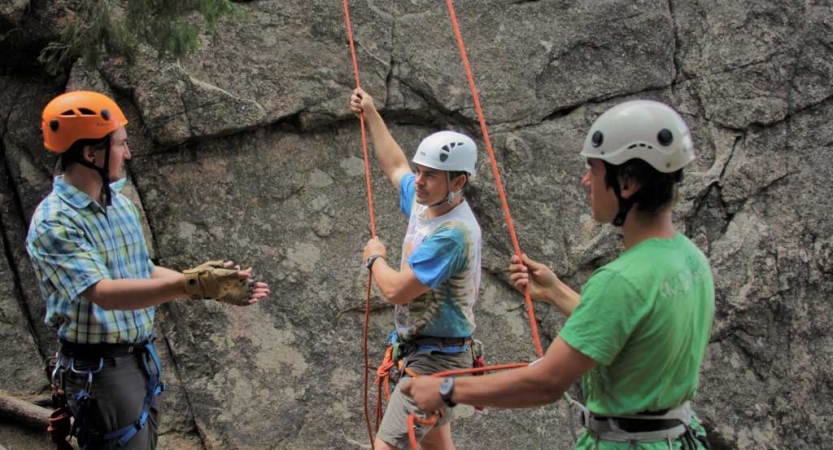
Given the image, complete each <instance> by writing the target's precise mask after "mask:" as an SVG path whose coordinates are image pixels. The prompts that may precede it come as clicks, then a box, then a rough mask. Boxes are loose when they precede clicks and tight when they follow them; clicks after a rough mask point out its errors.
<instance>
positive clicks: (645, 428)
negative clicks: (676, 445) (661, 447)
mask: <svg viewBox="0 0 833 450" xmlns="http://www.w3.org/2000/svg"><path fill="white" fill-rule="evenodd" d="M667 411H668V410H666V412H667ZM657 415H662V414H657ZM591 417H592V419H593V420H596V421H600V422H606V421H607V420H613V421H614V422H615V423H616V425H617V426H618V427H619V428H620V429H621V430H622V431H624V432H627V433H647V432H651V431H663V430H670V429H672V428H674V427H678V426H680V425H683V422H682V421H680V420H678V419H651V418H649V417H646V418H645V419H626V418H622V417H607V416H595V415H593V416H591Z"/></svg>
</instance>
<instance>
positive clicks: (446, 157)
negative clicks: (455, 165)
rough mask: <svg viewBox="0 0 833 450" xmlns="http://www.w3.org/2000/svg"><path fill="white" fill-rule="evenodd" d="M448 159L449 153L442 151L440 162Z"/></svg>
mask: <svg viewBox="0 0 833 450" xmlns="http://www.w3.org/2000/svg"><path fill="white" fill-rule="evenodd" d="M446 159H448V153H440V162H445V160H446Z"/></svg>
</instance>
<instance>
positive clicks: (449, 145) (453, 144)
mask: <svg viewBox="0 0 833 450" xmlns="http://www.w3.org/2000/svg"><path fill="white" fill-rule="evenodd" d="M456 146H457V143H456V142H452V143H450V144H448V147H449V148H454V147H456Z"/></svg>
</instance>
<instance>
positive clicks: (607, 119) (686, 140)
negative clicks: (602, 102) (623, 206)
mask: <svg viewBox="0 0 833 450" xmlns="http://www.w3.org/2000/svg"><path fill="white" fill-rule="evenodd" d="M581 156H583V157H585V158H597V159H601V160H603V161H606V162H608V163H610V164H613V165H614V166H618V165H620V164H623V163H625V162H627V161H630V160H631V159H634V158H639V159H641V160H643V161H645V162H647V163H648V164H650V165H651V167H653V168H654V169H656V170H658V171H660V172H663V173H671V172H676V171H678V170H680V169H682V168H683V167H685V166H686V165H688V164H689V163H690V162H692V161H694V158H695V156H694V148H693V144H692V142H691V132H690V131H689V130H688V126H687V125H686V123H685V121H684V120H683V118H682V117H680V115H679V114H678V113H677V111H675V110H674V109H673V108H671V107H670V106H668V105H666V104H664V103H660V102H655V101H650V100H633V101H629V102H625V103H620V104H619V105H616V106H614V107H613V108H611V109H609V110H607V111H605V113H604V114H602V115H601V116H599V118H598V119H596V121H595V122H594V123H593V126H592V127H590V131H589V132H588V133H587V138H585V139H584V147H583V148H582V150H581Z"/></svg>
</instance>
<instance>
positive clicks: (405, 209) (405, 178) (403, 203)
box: [399, 173, 416, 217]
mask: <svg viewBox="0 0 833 450" xmlns="http://www.w3.org/2000/svg"><path fill="white" fill-rule="evenodd" d="M414 180H416V176H415V175H414V174H413V173H406V174H405V175H402V178H401V179H400V180H399V210H400V211H402V214H405V217H410V216H411V208H413V206H414V197H416V190H415V188H414Z"/></svg>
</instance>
